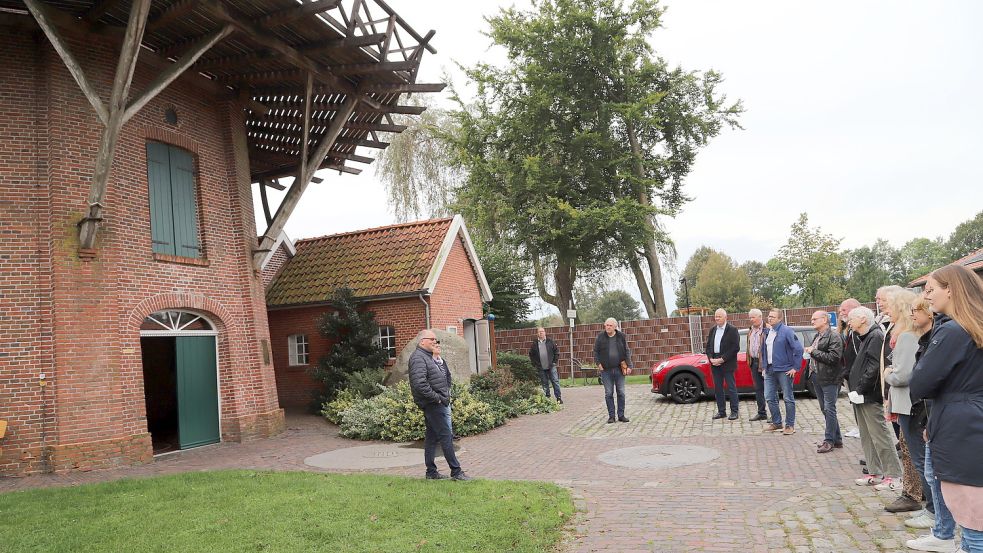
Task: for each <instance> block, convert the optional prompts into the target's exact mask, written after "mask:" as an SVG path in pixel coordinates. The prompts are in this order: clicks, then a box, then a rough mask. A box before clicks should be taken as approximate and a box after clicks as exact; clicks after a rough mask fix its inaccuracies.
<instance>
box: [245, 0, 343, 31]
mask: <svg viewBox="0 0 983 553" xmlns="http://www.w3.org/2000/svg"><path fill="white" fill-rule="evenodd" d="M340 3H341V0H313V1H312V2H308V3H307V4H300V5H298V6H291V7H289V8H285V9H282V10H278V11H275V12H273V13H270V14H267V15H264V16H263V17H260V18H259V19H257V20H256V22H257V23H259V24H260V25H263V26H264V27H275V26H277V25H284V24H286V23H290V22H291V21H295V20H297V19H300V18H302V17H305V16H309V15H314V14H318V13H324V12H326V11H328V10H331V9H334V8H337V7H338V4H340Z"/></svg>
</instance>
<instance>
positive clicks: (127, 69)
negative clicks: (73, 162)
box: [79, 0, 150, 249]
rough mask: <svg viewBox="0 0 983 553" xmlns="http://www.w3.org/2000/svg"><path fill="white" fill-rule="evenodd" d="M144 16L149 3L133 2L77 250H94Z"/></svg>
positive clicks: (145, 17) (145, 19)
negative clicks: (87, 209)
mask: <svg viewBox="0 0 983 553" xmlns="http://www.w3.org/2000/svg"><path fill="white" fill-rule="evenodd" d="M148 13H150V0H133V4H132V6H131V7H130V19H129V22H128V23H127V25H126V36H125V38H124V40H123V47H122V49H121V50H120V54H119V60H118V61H117V63H116V78H115V79H114V81H113V92H112V95H111V97H110V99H109V120H108V123H107V124H106V127H105V128H104V129H103V133H102V140H101V141H100V143H99V152H98V153H97V154H96V167H95V171H94V172H93V175H92V185H91V188H90V189H89V211H88V213H87V214H86V216H85V217H83V218H82V220H81V221H79V247H80V248H82V249H91V248H93V247H94V246H95V241H96V232H97V230H98V225H99V222H100V221H102V207H103V206H102V202H103V200H104V199H105V197H106V184H107V183H108V181H109V172H110V169H111V168H112V165H113V156H114V155H115V153H116V142H117V139H118V138H119V131H120V128H121V127H122V126H123V115H124V113H125V111H126V98H127V96H129V91H130V84H131V83H132V82H133V73H134V71H135V70H136V65H137V55H138V54H139V53H140V48H141V46H140V44H141V42H142V41H143V32H144V29H145V28H146V25H147V14H148Z"/></svg>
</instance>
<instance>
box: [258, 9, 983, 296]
mask: <svg viewBox="0 0 983 553" xmlns="http://www.w3.org/2000/svg"><path fill="white" fill-rule="evenodd" d="M388 4H389V5H390V6H392V7H393V8H394V9H395V10H396V11H397V12H398V13H400V14H401V15H402V16H403V17H404V18H405V19H406V20H407V21H408V22H409V23H410V25H412V26H413V27H414V28H415V29H416V30H417V31H419V32H420V34H424V33H425V32H427V31H428V30H430V29H434V30H436V31H437V34H436V35H435V37H434V39H433V41H432V44H433V45H434V47H435V48H436V49H437V52H438V53H437V54H436V55H433V54H427V55H426V56H425V57H424V59H423V64H422V67H421V71H420V76H419V77H418V81H419V82H436V81H439V80H440V76H441V74H442V73H443V72H445V71H446V72H449V73H450V74H451V75H452V78H453V79H454V81H455V84H457V85H458V86H459V87H460V86H461V85H463V84H464V79H463V76H462V75H461V74H460V72H459V71H457V69H456V67H455V62H458V63H461V64H463V65H466V66H467V65H472V64H474V63H475V62H477V61H479V60H481V61H498V62H504V56H503V55H502V53H501V52H500V51H497V50H494V49H492V50H489V40H488V38H487V37H485V36H483V35H482V34H481V33H482V32H484V31H485V30H486V29H487V25H486V24H485V22H484V20H483V17H484V16H486V15H491V14H494V13H497V11H498V10H499V9H500V8H501V7H507V6H512V5H516V6H517V7H520V8H526V7H528V6H529V3H528V2H525V1H520V2H511V1H503V2H499V1H496V0H472V1H469V2H462V1H460V0H426V1H421V0H388ZM661 4H662V5H663V6H664V7H666V8H667V10H666V13H665V15H664V17H663V21H662V24H663V28H662V29H659V30H658V31H656V33H655V34H654V35H653V37H652V44H653V45H654V46H655V49H656V52H657V55H659V56H661V57H663V58H665V59H666V60H667V61H668V62H670V63H671V64H673V65H680V66H682V67H683V68H684V69H687V70H706V69H715V70H717V71H719V72H721V73H722V74H723V76H724V78H725V81H724V83H723V85H722V86H721V87H720V90H721V91H722V92H724V93H726V94H727V96H728V98H730V99H741V100H742V101H743V102H744V106H745V109H746V113H745V114H744V115H743V116H742V117H741V124H742V126H743V127H744V129H743V130H737V129H735V130H725V131H723V132H722V133H721V135H720V136H718V137H717V138H715V139H714V140H713V141H712V142H711V143H710V145H709V146H708V147H707V148H705V149H704V150H703V151H702V152H701V153H700V154H699V155H698V156H697V161H696V164H695V166H694V169H693V172H692V173H691V174H690V176H689V177H688V178H687V182H686V186H685V191H686V193H687V194H688V195H690V196H691V197H694V198H695V199H694V201H693V202H691V203H689V204H687V206H686V207H685V209H684V211H683V213H681V214H680V215H679V216H678V217H676V218H675V219H672V220H665V221H663V223H664V224H665V226H666V228H667V229H668V231H669V233H670V234H671V236H672V237H673V239H674V240H675V241H676V245H677V249H678V253H679V262H678V264H679V265H680V266H681V265H682V264H684V263H685V261H686V260H687V259H688V258H689V256H690V255H691V254H692V253H693V251H694V250H695V249H696V248H698V247H699V246H701V245H704V244H706V245H709V246H712V247H714V248H716V249H719V250H722V251H724V252H726V253H728V254H729V255H730V256H731V257H733V258H735V259H736V260H737V261H738V262H743V261H746V260H749V259H756V260H760V261H766V260H767V259H768V258H770V257H772V256H773V255H774V254H775V252H776V251H777V249H778V248H779V247H780V246H781V245H782V244H783V243H784V242H785V240H786V239H787V236H788V230H789V228H790V227H791V225H792V223H793V222H794V221H795V220H796V219H797V217H798V214H799V213H800V212H803V211H806V212H808V214H809V220H810V224H811V225H813V226H816V225H818V226H820V227H822V229H823V230H824V231H826V232H829V233H832V234H834V235H835V236H837V237H839V238H842V239H843V243H842V245H843V247H845V248H854V247H858V246H862V245H868V244H872V243H873V242H874V240H876V239H877V238H885V239H887V240H888V241H889V242H891V243H892V244H894V245H895V246H901V245H902V244H904V243H905V242H906V241H907V240H909V239H911V238H915V237H920V236H926V237H930V238H934V237H936V236H948V234H949V233H950V232H951V231H952V229H953V228H954V227H955V225H956V224H958V223H960V222H962V221H964V220H966V219H969V218H971V217H973V216H974V215H975V214H976V213H977V212H979V211H980V210H981V209H983V178H981V177H983V163H981V161H980V160H981V159H983V129H981V125H983V102H981V98H983V33H980V32H979V30H978V29H977V28H976V27H977V26H978V24H979V22H980V21H983V2H976V1H973V0H965V1H938V2H918V3H916V2H912V1H887V0H881V1H864V2H856V1H824V2H788V1H787V0H769V1H753V0H746V1H742V2H735V1H733V0H685V1H684V0H664V1H663V2H662V3H661ZM367 155H372V156H374V152H372V151H369V152H368V154H367ZM355 166H359V165H357V164H356V165H355ZM359 167H363V168H364V169H365V171H364V172H363V174H362V175H359V176H354V175H347V174H345V175H340V176H339V175H338V174H337V173H332V172H322V174H321V175H320V176H322V177H324V178H325V181H324V182H322V183H321V184H312V185H311V186H310V187H309V188H308V189H307V191H306V193H305V195H304V198H303V199H302V200H301V202H300V205H299V207H298V208H297V209H296V210H295V211H294V214H293V216H292V217H291V219H290V221H289V222H288V223H287V225H286V231H287V233H288V235H290V236H291V238H294V239H298V238H305V237H310V236H320V235H325V234H333V233H336V232H344V231H350V230H357V229H362V228H368V227H373V226H381V225H387V224H391V223H394V222H396V221H395V218H394V216H393V215H392V212H391V210H390V209H389V208H388V206H387V205H386V196H385V191H384V189H383V187H382V185H381V184H379V183H378V181H377V180H376V179H375V177H374V175H373V169H372V167H371V166H359ZM257 213H261V208H258V209H257ZM264 226H265V225H263V224H262V223H259V228H260V229H262V228H263V227H264ZM667 278H668V277H667ZM626 289H628V290H629V291H630V292H633V293H634V294H635V295H637V290H631V286H628V287H627V288H626ZM667 301H668V302H669V303H670V305H671V304H672V303H673V302H674V298H673V297H671V291H670V297H669V298H667Z"/></svg>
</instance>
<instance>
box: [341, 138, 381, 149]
mask: <svg viewBox="0 0 983 553" xmlns="http://www.w3.org/2000/svg"><path fill="white" fill-rule="evenodd" d="M338 144H350V145H352V146H364V147H366V148H378V149H380V150H383V149H385V148H388V147H389V143H388V142H379V141H377V140H365V139H364V138H339V139H338Z"/></svg>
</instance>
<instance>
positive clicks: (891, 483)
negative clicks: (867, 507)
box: [874, 476, 904, 492]
mask: <svg viewBox="0 0 983 553" xmlns="http://www.w3.org/2000/svg"><path fill="white" fill-rule="evenodd" d="M902 488H904V484H903V483H902V482H901V480H898V479H896V478H891V477H890V476H885V477H884V480H882V481H881V483H880V484H876V485H875V486H874V489H875V490H877V491H880V492H883V491H885V490H890V491H892V492H896V491H898V490H901V489H902Z"/></svg>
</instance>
